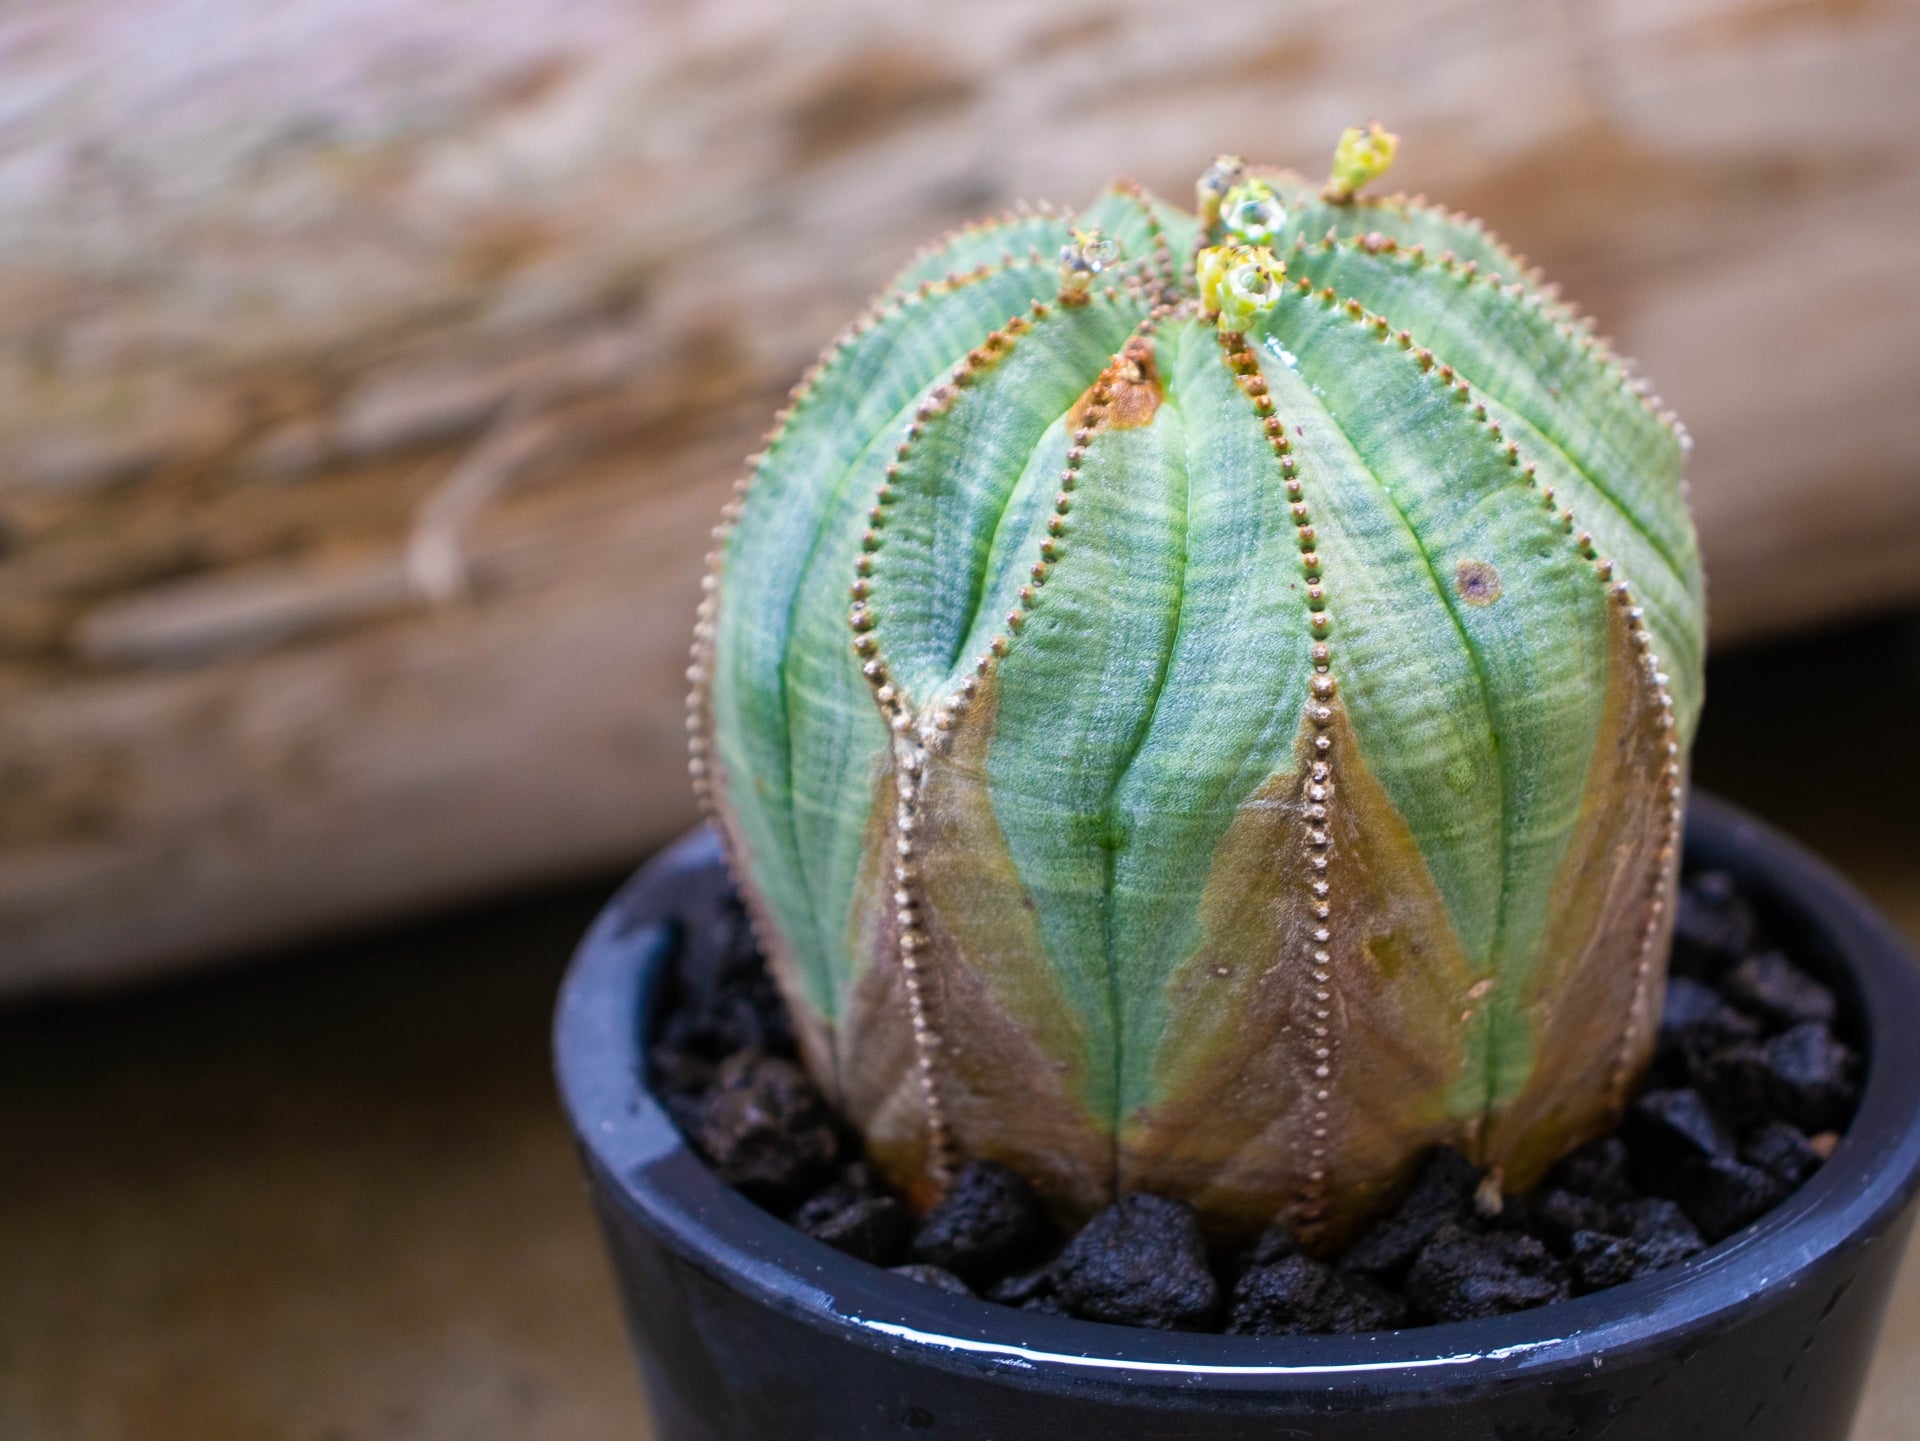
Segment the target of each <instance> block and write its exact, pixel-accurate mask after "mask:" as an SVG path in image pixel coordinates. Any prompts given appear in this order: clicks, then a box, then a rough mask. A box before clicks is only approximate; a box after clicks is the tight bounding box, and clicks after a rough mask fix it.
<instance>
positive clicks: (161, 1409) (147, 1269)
mask: <svg viewBox="0 0 1920 1441" xmlns="http://www.w3.org/2000/svg"><path fill="white" fill-rule="evenodd" d="M1815 664H1820V665H1824V666H1825V667H1827V670H1828V673H1830V674H1845V675H1848V676H1850V677H1854V678H1855V685H1856V689H1858V690H1860V691H1861V692H1863V694H1862V695H1861V697H1860V704H1859V706H1858V708H1857V709H1856V711H1855V712H1854V713H1853V715H1852V716H1851V718H1850V722H1849V733H1848V744H1847V745H1844V746H1833V747H1828V748H1827V749H1826V751H1825V754H1826V755H1827V757H1828V762H1829V768H1828V769H1827V771H1826V779H1827V781H1828V783H1829V788H1828V789H1827V790H1826V791H1824V792H1821V793H1819V794H1816V795H1812V796H1809V795H1808V794H1807V793H1806V791H1805V789H1804V788H1803V787H1801V786H1799V785H1798V784H1797V783H1796V784H1795V785H1794V786H1793V787H1792V789H1791V790H1788V789H1786V788H1785V783H1784V782H1783V781H1782V780H1780V778H1781V777H1794V776H1804V775H1805V774H1806V768H1805V765H1804V757H1803V756H1802V755H1801V754H1800V751H1799V748H1800V747H1801V746H1802V745H1803V744H1804V741H1803V738H1802V737H1800V736H1799V735H1798V734H1797V733H1796V732H1795V730H1794V728H1795V727H1797V726H1799V725H1801V724H1802V723H1803V721H1802V717H1803V716H1804V714H1805V712H1804V708H1803V707H1802V706H1801V705H1799V704H1797V703H1796V704H1793V705H1791V706H1784V705H1781V704H1778V703H1775V701H1774V700H1773V697H1775V696H1778V695H1792V694H1800V693H1803V689H1802V688H1796V687H1791V686H1788V687H1785V688H1783V687H1782V683H1781V678H1782V677H1783V676H1784V677H1791V676H1793V675H1794V674H1796V673H1798V672H1799V671H1800V669H1801V668H1802V667H1811V666H1813V665H1815ZM1916 676H1920V625H1912V624H1909V625H1898V626H1882V627H1878V628H1876V629H1874V630H1872V631H1869V632H1864V633H1860V634H1856V635H1854V636H1852V637H1851V638H1843V639H1841V640H1839V641H1835V640H1833V639H1831V638H1823V639H1822V640H1821V641H1820V642H1819V644H1818V646H1817V647H1816V646H1815V645H1814V644H1812V643H1808V644H1805V645H1801V646H1786V647H1775V648H1773V649H1771V650H1769V651H1766V652H1760V653H1755V654H1753V655H1750V656H1747V657H1736V658H1735V659H1734V660H1732V661H1731V662H1724V663H1721V664H1719V665H1718V666H1716V669H1715V672H1714V675H1713V686H1714V691H1715V695H1714V701H1713V704H1712V706H1711V707H1710V709H1709V715H1710V717H1711V719H1710V721H1709V729H1708V732H1707V734H1706V736H1705V737H1704V739H1703V742H1702V749H1701V752H1700V764H1699V773H1700V776H1701V778H1702V780H1703V782H1704V783H1706V784H1708V785H1711V786H1713V787H1714V788H1716V789H1719V790H1721V791H1722V792H1723V793H1725V794H1729V795H1731V796H1733V797H1734V798H1736V799H1739V800H1742V801H1744V802H1746V803H1748V804H1750V805H1753V806H1755V807H1756V808H1758V809H1760V810H1762V811H1764V812H1766V813H1768V814H1770V815H1771V816H1773V817H1774V818H1776V819H1778V820H1780V821H1781V822H1782V823H1783V824H1786V825H1787V826H1789V827H1790V828H1792V829H1795V830H1797V831H1798V832H1799V833H1800V834H1801V835H1803V836H1804V837H1806V838H1807V839H1809V840H1811V841H1812V842H1813V843H1815V844H1816V845H1819V846H1820V847H1821V848H1822V849H1824V850H1826V851H1827V852H1828V854H1829V855H1831V856H1832V857H1833V858H1834V859H1835V860H1836V861H1837V862H1838V863H1839V864H1840V865H1841V866H1842V867H1843V868H1844V869H1847V870H1848V871H1849V872H1851V873H1852V874H1853V875H1854V876H1855V877H1856V879H1858V880H1859V881H1860V882H1861V884H1862V885H1863V886H1864V887H1865V888H1866V889H1867V890H1868V891H1869V893H1870V894H1872V895H1873V896H1874V897H1875V899H1876V900H1877V901H1878V902H1879V903H1880V904H1882V905H1883V906H1885V907H1886V908H1887V909H1888V910H1889V911H1890V912H1891V913H1892V914H1893V915H1894V916H1895V918H1896V920H1897V921H1898V922H1899V923H1900V924H1901V925H1902V926H1903V927H1904V928H1905V929H1906V931H1907V934H1908V935H1910V936H1912V937H1913V938H1914V939H1915V941H1916V942H1917V943H1920V827H1916V826H1915V825H1914V824H1913V822H1912V820H1911V818H1912V817H1913V816H1914V815H1916V814H1920V763H1916V762H1915V761H1914V760H1913V759H1911V758H1909V759H1907V760H1905V761H1904V763H1903V765H1896V764H1895V760H1896V758H1897V757H1899V756H1900V755H1901V754H1902V753H1903V751H1904V749H1905V739H1906V737H1907V736H1908V735H1909V732H1910V727H1911V718H1912V716H1913V714H1914V713H1915V700H1916V697H1917V696H1920V680H1917V679H1916ZM1770 788H1772V789H1770ZM616 880H617V877H614V876H603V877H600V878H598V879H597V880H593V881H590V882H586V883H582V884H580V885H578V886H576V887H574V888H572V889H569V890H566V891H563V892H558V893H548V894H545V895H541V896H535V897H523V898H521V899H518V900H515V901H513V902H511V903H507V904H503V905H500V906H497V907H494V908H491V909H484V910H473V911H469V912H466V913H463V914H461V915H458V916H454V917H450V918H447V919H444V920H442V921H440V922H437V923H434V924H429V925H422V926H417V927H415V928H413V929H410V930H408V931H405V932H401V933H391V934H387V935H384V936H381V937H377V938H363V939H357V940H347V941H342V942H339V943H336V944H332V945H329V946H327V947H325V948H321V949H316V950H312V951H308V952H306V953H303V954H300V955H293V956H288V957H286V958H284V960H282V961H281V962H280V963H278V964H274V965H268V966H254V967H249V968H246V969H244V970H236V971H233V972H231V973H228V974H223V975H214V976H210V977H205V978H202V979H200V980H197V981H194V982H191V983H188V984H183V985H180V986H178V987H175V988H172V989H165V990H155V991H150V992H146V993H141V994H135V995H131V996H122V997H119V998H115V999H111V1000H106V1001H102V1002H98V1003H95V1004H92V1005H72V1006H66V1007H63V1008H60V1009H41V1010H38V1011H31V1012H22V1013H16V1014H13V1015H10V1016H4V1017H0V1436H4V1437H7V1438H9V1441H400V1438H407V1441H414V1438H419V1441H495V1438H498V1441H508V1438H511V1441H531V1438H538V1441H619V1438H635V1441H639V1438H644V1437H645V1436H646V1434H647V1433H646V1427H645V1423H644V1422H643V1420H642V1419H641V1409H640V1396H639V1390H638V1384H637V1382H636V1380H635V1378H634V1375H633V1373H632V1371H631V1369H630V1366H629V1363H628V1359H627V1356H626V1352H625V1346H624V1342H623V1340H622V1337H621V1333H620V1327H619V1321H618V1317H617V1315H616V1312H615V1308H614V1302H613V1296H612V1291H611V1286H610V1283H609V1280H608V1276H607V1273H606V1270H605V1266H604V1262H603V1260H602V1256H601V1253H600V1248H599V1240H598V1237H597V1235H596V1234H595V1233H594V1230H593V1224H592V1221H591V1218H590V1216H589V1212H588V1208H587V1205H586V1201H585V1197H584V1195H583V1193H582V1189H581V1186H580V1183H579V1181H578V1179H577V1172H576V1168H575V1163H574V1158H573V1156H572V1154H571V1148H570V1144H569V1142H568V1139H567V1136H566V1132H565V1128H564V1126H563V1124H562V1122H561V1119H560V1116H559V1113H558V1109H557V1107H556V1105H555V1103H554V1100H553V1093H552V1086H551V1082H550V1079H549V1076H548V1071H547V1058H546V1032H547V1017H548V1009H549V1006H550V1004H551V1000H552V995H553V991H554V987H555V985H556V983H557V981H558V979H559V975H560V971H561V967H562V966H563V964H564V961H565V957H566V953H567V950H568V948H569V946H570V944H571V942H572V940H573V938H574V937H575V936H576V935H577V934H578V933H579V931H580V929H581V927H582V926H583V925H584V923H585V922H586V920H587V918H588V917H589V916H590V915H591V913H592V911H593V910H594V908H595V906H596V905H597V904H598V901H599V900H600V898H601V897H603V896H604V895H605V894H606V893H607V891H608V890H609V889H610V888H611V887H612V885H613V884H615V882H616ZM1917 1414H1920V1253H1917V1254H1916V1255H1914V1256H1912V1257H1910V1258H1909V1260H1908V1262H1907V1265H1906V1269H1905V1273H1904V1275H1903V1277H1902V1280H1901V1283H1900V1287H1899V1291H1898V1294H1897V1295H1896V1297H1895V1299H1894V1303H1893V1309H1892V1311H1891V1313H1890V1315H1889V1316H1888V1320H1887V1327H1886V1331H1885V1333H1884V1335H1883V1338H1882V1341H1881V1344H1880V1352H1879V1356H1878V1358H1877V1361H1876V1363H1875V1368H1874V1372H1873V1376H1872V1380H1871V1383H1870V1390H1869V1395H1868V1398H1867V1402H1866V1406H1865V1408H1864V1410H1863V1412H1862V1414H1861V1417H1860V1421H1859V1424H1858V1427H1857V1429H1856V1431H1855V1433H1854V1438H1855V1441H1900V1438H1905V1437H1911V1436H1912V1435H1913V1434H1914V1424H1913V1418H1914V1416H1915V1415H1917Z"/></svg>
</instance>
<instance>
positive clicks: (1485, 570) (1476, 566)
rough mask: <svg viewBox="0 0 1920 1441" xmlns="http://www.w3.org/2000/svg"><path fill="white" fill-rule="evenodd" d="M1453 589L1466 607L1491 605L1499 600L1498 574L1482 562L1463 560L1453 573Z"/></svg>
mask: <svg viewBox="0 0 1920 1441" xmlns="http://www.w3.org/2000/svg"><path fill="white" fill-rule="evenodd" d="M1453 588H1454V589H1455V590H1457V591H1459V592H1460V599H1462V600H1464V601H1465V602H1466V603H1467V604H1468V605H1492V604H1493V603H1494V602H1495V601H1496V600H1498V599H1500V572H1499V571H1497V570H1495V569H1494V568H1493V567H1492V566H1490V565H1488V564H1487V563H1486V562H1485V561H1484V560H1463V561H1461V562H1460V568H1459V569H1458V570H1457V571H1455V572H1454V573H1453Z"/></svg>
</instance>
